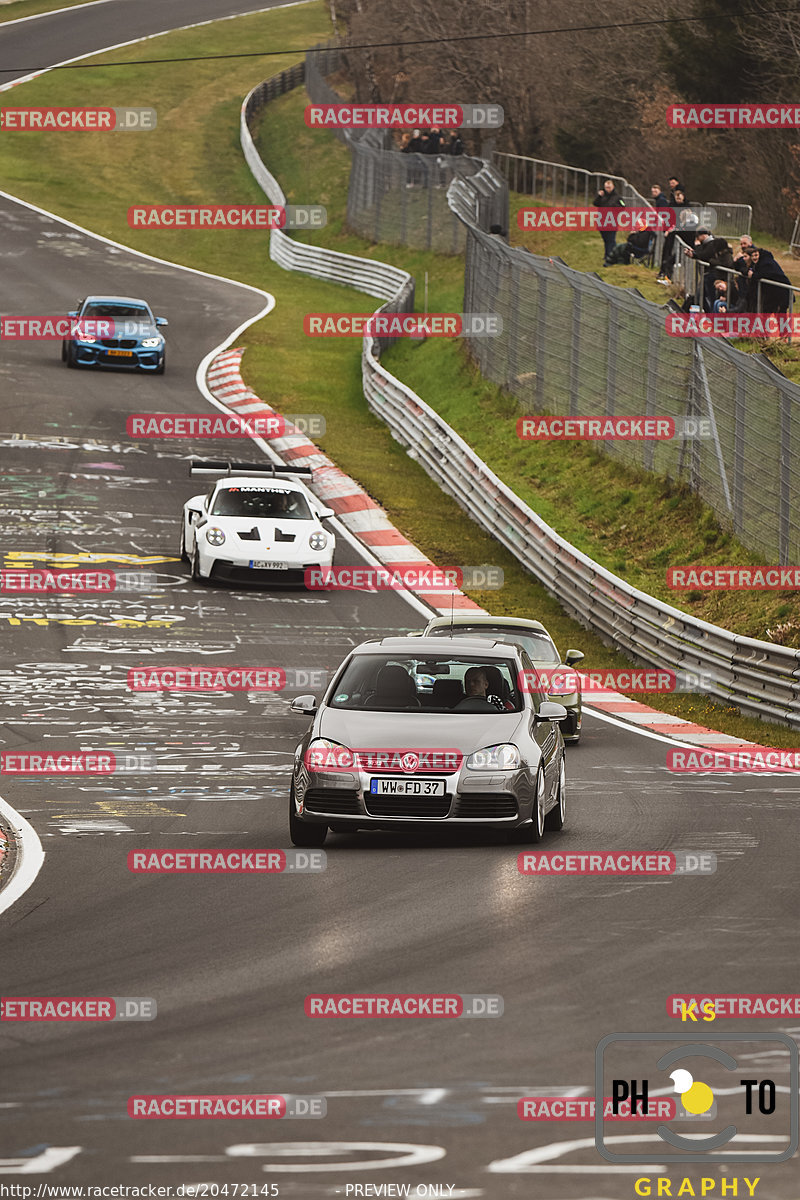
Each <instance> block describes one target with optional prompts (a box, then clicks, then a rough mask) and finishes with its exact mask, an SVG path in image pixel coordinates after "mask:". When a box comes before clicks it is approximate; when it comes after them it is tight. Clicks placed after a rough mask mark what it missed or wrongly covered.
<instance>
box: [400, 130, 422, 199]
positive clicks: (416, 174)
mask: <svg viewBox="0 0 800 1200" xmlns="http://www.w3.org/2000/svg"><path fill="white" fill-rule="evenodd" d="M421 153H422V136H421V134H420V131H419V130H418V129H415V130H414V132H413V133H412V134H411V137H410V139H409V141H408V142H406V144H405V145H404V146H403V147H402V149H401V154H421ZM406 175H407V179H406V187H407V188H414V187H416V186H417V184H421V183H422V171H421V169H420V167H419V166H417V163H416V160H415V159H411V161H410V162H409V164H408V168H407V170H406Z"/></svg>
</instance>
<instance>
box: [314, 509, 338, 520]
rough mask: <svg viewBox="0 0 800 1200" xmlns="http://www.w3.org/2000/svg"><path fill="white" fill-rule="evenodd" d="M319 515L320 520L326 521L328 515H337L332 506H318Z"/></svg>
mask: <svg viewBox="0 0 800 1200" xmlns="http://www.w3.org/2000/svg"><path fill="white" fill-rule="evenodd" d="M317 516H318V517H319V519H320V521H326V520H327V519H328V517H335V516H336V513H335V512H334V511H333V509H332V508H318V509H317Z"/></svg>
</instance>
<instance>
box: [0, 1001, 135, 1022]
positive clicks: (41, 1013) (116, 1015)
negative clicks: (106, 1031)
mask: <svg viewBox="0 0 800 1200" xmlns="http://www.w3.org/2000/svg"><path fill="white" fill-rule="evenodd" d="M157 1015H158V1005H157V1004H156V1002H155V1000H154V999H153V998H152V997H151V996H135V997H134V996H2V997H0V1021H154V1020H155V1018H156V1016H157Z"/></svg>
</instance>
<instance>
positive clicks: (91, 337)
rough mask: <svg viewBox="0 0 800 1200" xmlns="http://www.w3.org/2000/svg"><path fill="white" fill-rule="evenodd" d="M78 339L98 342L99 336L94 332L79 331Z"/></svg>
mask: <svg viewBox="0 0 800 1200" xmlns="http://www.w3.org/2000/svg"><path fill="white" fill-rule="evenodd" d="M78 341H79V342H96V341H97V338H96V337H95V336H94V334H93V333H79V334H78Z"/></svg>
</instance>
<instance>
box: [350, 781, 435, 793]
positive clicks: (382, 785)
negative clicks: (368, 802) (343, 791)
mask: <svg viewBox="0 0 800 1200" xmlns="http://www.w3.org/2000/svg"><path fill="white" fill-rule="evenodd" d="M369 790H370V792H371V794H372V795H373V796H443V795H444V794H445V781H444V780H443V779H370V781H369Z"/></svg>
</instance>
